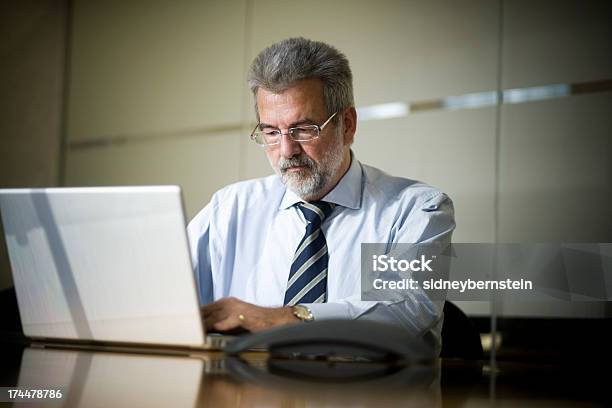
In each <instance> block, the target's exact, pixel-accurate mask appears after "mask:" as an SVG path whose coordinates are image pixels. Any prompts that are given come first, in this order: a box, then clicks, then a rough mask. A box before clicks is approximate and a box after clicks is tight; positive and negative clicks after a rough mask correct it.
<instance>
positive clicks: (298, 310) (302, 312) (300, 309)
mask: <svg viewBox="0 0 612 408" xmlns="http://www.w3.org/2000/svg"><path fill="white" fill-rule="evenodd" d="M293 314H294V316H295V317H297V318H298V319H300V320H303V321H305V322H310V321H312V320H313V316H312V312H311V311H310V310H309V309H308V308H307V307H306V306H302V305H295V306H293Z"/></svg>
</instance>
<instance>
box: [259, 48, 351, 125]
mask: <svg viewBox="0 0 612 408" xmlns="http://www.w3.org/2000/svg"><path fill="white" fill-rule="evenodd" d="M307 78H319V79H321V81H322V82H323V98H324V99H325V108H326V109H327V114H328V115H330V116H331V115H332V114H333V113H334V112H340V111H342V110H344V109H346V108H348V107H351V106H355V101H354V99H353V74H352V73H351V68H350V67H349V62H348V59H347V58H346V56H345V55H344V54H342V53H341V52H340V51H338V50H337V49H336V48H334V47H332V46H331V45H328V44H325V43H323V42H319V41H312V40H308V39H306V38H302V37H298V38H288V39H286V40H283V41H280V42H277V43H275V44H272V45H271V46H269V47H268V48H266V49H264V50H263V51H262V52H260V53H259V55H257V57H255V59H254V60H253V63H252V64H251V68H250V69H249V74H248V83H249V87H250V88H251V91H252V92H253V96H254V97H255V114H256V115H257V118H258V119H259V110H258V108H257V91H258V90H259V88H260V87H261V88H264V89H267V90H269V91H271V92H275V93H280V92H283V91H285V90H286V89H288V88H290V87H292V86H293V85H295V83H296V82H298V81H300V80H302V79H307ZM340 117H341V115H337V116H336V117H335V118H334V122H335V123H338V121H339V118H340Z"/></svg>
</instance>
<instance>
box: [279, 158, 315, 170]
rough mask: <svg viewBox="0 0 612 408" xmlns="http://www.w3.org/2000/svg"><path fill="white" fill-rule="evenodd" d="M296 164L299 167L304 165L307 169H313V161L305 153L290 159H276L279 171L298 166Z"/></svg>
mask: <svg viewBox="0 0 612 408" xmlns="http://www.w3.org/2000/svg"><path fill="white" fill-rule="evenodd" d="M298 166H300V167H301V166H304V167H307V168H309V169H314V168H315V163H314V161H313V160H312V159H311V158H310V157H308V156H305V155H300V156H297V157H292V158H290V159H280V160H279V161H278V169H279V170H280V171H281V173H283V172H285V171H287V169H289V168H291V167H298Z"/></svg>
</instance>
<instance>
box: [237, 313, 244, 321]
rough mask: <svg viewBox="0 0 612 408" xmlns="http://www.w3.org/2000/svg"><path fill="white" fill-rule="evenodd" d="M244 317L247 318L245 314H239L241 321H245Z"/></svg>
mask: <svg viewBox="0 0 612 408" xmlns="http://www.w3.org/2000/svg"><path fill="white" fill-rule="evenodd" d="M244 319H245V317H244V315H243V314H239V315H238V320H240V321H241V322H244Z"/></svg>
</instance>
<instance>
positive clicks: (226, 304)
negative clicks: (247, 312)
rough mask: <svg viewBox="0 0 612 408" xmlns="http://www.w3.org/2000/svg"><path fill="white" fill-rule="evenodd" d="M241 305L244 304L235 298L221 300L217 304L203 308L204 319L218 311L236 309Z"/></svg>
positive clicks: (213, 303) (210, 304)
mask: <svg viewBox="0 0 612 408" xmlns="http://www.w3.org/2000/svg"><path fill="white" fill-rule="evenodd" d="M239 303H244V302H241V301H239V300H238V299H236V298H234V297H226V298H221V299H219V300H217V301H215V302H212V303H209V304H207V305H206V306H202V314H203V315H204V317H206V316H207V315H209V314H211V313H213V312H215V311H217V310H220V309H225V308H233V307H236V305H237V304H239Z"/></svg>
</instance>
